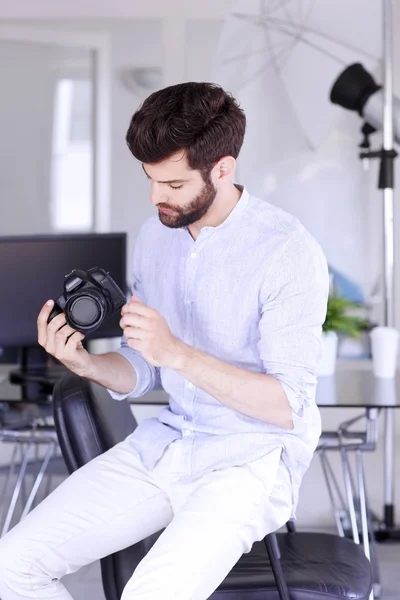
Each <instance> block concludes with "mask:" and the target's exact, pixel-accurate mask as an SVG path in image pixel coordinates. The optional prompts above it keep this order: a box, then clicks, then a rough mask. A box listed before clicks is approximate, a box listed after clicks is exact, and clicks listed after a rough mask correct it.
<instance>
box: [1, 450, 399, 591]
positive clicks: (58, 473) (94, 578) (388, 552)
mask: <svg viewBox="0 0 400 600" xmlns="http://www.w3.org/2000/svg"><path fill="white" fill-rule="evenodd" d="M35 471H36V467H32V466H30V467H29V469H28V472H32V474H33V473H34V472H35ZM49 471H51V472H52V476H53V485H54V487H55V486H57V485H58V484H59V483H60V482H61V481H62V480H63V478H64V477H65V476H66V470H65V467H64V464H63V461H62V459H60V460H55V461H52V466H51V467H50V468H49ZM5 476H6V469H5V468H0V490H1V489H3V485H4V483H5ZM27 479H29V477H28V478H27ZM53 485H52V487H53ZM3 500H4V504H5V505H6V506H7V505H8V501H9V498H4V499H3ZM39 500H40V495H39ZM0 508H1V507H0ZM16 512H17V511H16ZM3 517H4V515H3ZM17 518H18V514H16V516H15V518H14V519H13V521H12V524H13V523H15V522H16V519H17ZM377 550H378V555H379V563H380V569H381V581H382V587H383V590H382V594H381V598H382V600H398V599H399V597H400V593H399V565H400V543H397V544H396V543H385V544H378V547H377ZM63 583H64V585H65V586H66V588H67V589H68V591H69V592H70V594H71V596H72V597H73V599H74V600H87V599H88V598H90V599H95V600H105V597H104V593H103V589H102V584H101V574H100V565H99V563H98V562H96V563H93V564H91V565H88V566H87V567H84V568H82V569H81V570H80V571H78V572H77V573H74V574H72V575H67V576H66V577H64V579H63Z"/></svg>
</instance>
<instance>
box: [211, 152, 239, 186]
mask: <svg viewBox="0 0 400 600" xmlns="http://www.w3.org/2000/svg"><path fill="white" fill-rule="evenodd" d="M235 169H236V160H235V159H234V158H233V156H224V157H223V158H221V159H220V160H219V161H218V162H217V164H216V165H214V168H213V171H214V176H215V178H216V183H224V182H225V181H232V179H233V176H234V174H235Z"/></svg>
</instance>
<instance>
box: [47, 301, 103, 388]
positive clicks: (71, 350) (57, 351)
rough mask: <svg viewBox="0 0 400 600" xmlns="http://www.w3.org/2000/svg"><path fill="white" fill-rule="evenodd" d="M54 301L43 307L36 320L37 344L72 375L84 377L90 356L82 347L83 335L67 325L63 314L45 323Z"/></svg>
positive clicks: (88, 366)
mask: <svg viewBox="0 0 400 600" xmlns="http://www.w3.org/2000/svg"><path fill="white" fill-rule="evenodd" d="M53 306H54V301H53V300H49V301H48V302H46V304H45V305H44V306H43V308H42V310H41V311H40V313H39V316H38V318H37V328H38V342H39V344H40V346H42V347H43V348H44V349H45V350H46V352H48V353H49V354H51V355H52V356H55V358H57V359H58V360H59V361H60V362H61V363H62V364H63V365H65V366H66V367H67V369H69V370H70V371H72V372H73V373H76V374H77V375H79V376H82V377H85V376H86V373H87V372H88V371H89V368H90V362H91V355H90V354H89V353H88V352H87V351H86V350H85V348H84V347H83V346H82V340H83V339H84V337H85V336H84V335H83V333H80V332H79V331H76V330H75V329H72V327H70V326H69V325H68V324H67V321H66V318H65V315H64V313H61V314H60V315H57V316H56V317H54V319H52V320H51V321H50V323H47V320H48V318H49V316H50V313H51V311H52V309H53Z"/></svg>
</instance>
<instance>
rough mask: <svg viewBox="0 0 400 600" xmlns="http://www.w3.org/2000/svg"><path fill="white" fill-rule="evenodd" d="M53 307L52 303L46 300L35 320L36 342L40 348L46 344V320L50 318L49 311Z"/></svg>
mask: <svg viewBox="0 0 400 600" xmlns="http://www.w3.org/2000/svg"><path fill="white" fill-rule="evenodd" d="M53 306H54V301H53V300H48V301H47V302H46V304H45V305H44V306H43V307H42V309H41V311H40V313H39V315H38V318H37V328H38V342H39V344H40V345H41V346H43V345H44V344H45V343H46V337H47V335H46V331H47V320H48V318H49V316H50V313H51V311H52V310H53Z"/></svg>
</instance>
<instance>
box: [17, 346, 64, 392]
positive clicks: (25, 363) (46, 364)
mask: <svg viewBox="0 0 400 600" xmlns="http://www.w3.org/2000/svg"><path fill="white" fill-rule="evenodd" d="M19 354H20V361H19V364H20V366H19V368H17V369H16V370H13V371H11V372H10V373H9V381H10V383H12V384H15V385H20V386H21V387H22V393H23V397H24V399H26V400H28V401H35V400H44V399H45V398H46V396H48V395H49V394H51V393H52V390H53V386H54V384H55V382H56V381H57V379H58V377H59V376H60V374H61V373H60V370H59V369H57V368H56V367H51V363H50V356H49V355H48V354H47V352H46V351H45V350H44V349H43V348H41V347H40V346H24V347H22V348H20V352H19Z"/></svg>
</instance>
